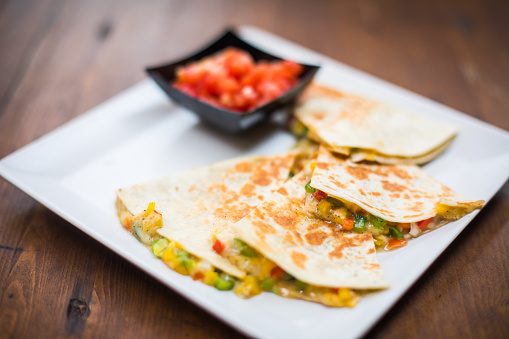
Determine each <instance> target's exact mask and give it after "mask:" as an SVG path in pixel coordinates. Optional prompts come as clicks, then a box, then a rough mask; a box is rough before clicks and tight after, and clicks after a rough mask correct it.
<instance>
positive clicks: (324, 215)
mask: <svg viewBox="0 0 509 339" xmlns="http://www.w3.org/2000/svg"><path fill="white" fill-rule="evenodd" d="M310 183H311V182H308V183H307V184H306V206H308V208H309V211H310V212H311V213H312V214H314V216H316V217H318V218H320V219H323V220H328V221H331V222H334V223H336V224H338V225H340V226H341V228H342V229H343V230H345V231H352V232H356V233H371V234H372V235H373V239H374V242H375V246H376V248H377V250H379V251H384V250H385V251H390V250H393V249H396V248H399V247H403V246H406V244H407V240H408V239H410V238H415V237H418V236H420V235H421V234H422V233H426V232H429V231H431V230H434V229H436V228H438V227H440V226H443V225H445V224H447V223H448V222H449V220H451V219H450V218H447V215H442V216H441V215H440V214H439V215H437V216H435V217H432V218H429V219H426V220H422V221H419V222H412V223H398V222H390V221H387V220H384V219H382V218H380V217H377V216H375V215H373V214H371V213H369V212H367V211H365V210H364V209H363V208H361V207H359V206H357V205H355V204H353V203H350V202H347V201H344V200H342V199H338V198H336V197H333V196H330V195H328V194H327V193H325V192H323V191H320V190H317V189H316V188H313V187H311V185H310ZM439 211H440V208H439Z"/></svg>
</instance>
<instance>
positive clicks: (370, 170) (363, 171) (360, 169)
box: [345, 165, 388, 180]
mask: <svg viewBox="0 0 509 339" xmlns="http://www.w3.org/2000/svg"><path fill="white" fill-rule="evenodd" d="M345 170H346V171H347V172H348V174H350V175H351V176H352V177H354V178H355V179H357V180H367V179H369V175H370V174H376V175H378V176H380V177H387V176H388V175H387V173H385V172H384V170H383V168H382V167H378V166H371V167H368V166H363V165H358V166H345Z"/></svg>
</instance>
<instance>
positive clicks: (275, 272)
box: [270, 266, 285, 278]
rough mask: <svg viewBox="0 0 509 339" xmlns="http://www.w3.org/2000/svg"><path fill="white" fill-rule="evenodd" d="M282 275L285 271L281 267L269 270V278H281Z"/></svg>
mask: <svg viewBox="0 0 509 339" xmlns="http://www.w3.org/2000/svg"><path fill="white" fill-rule="evenodd" d="M283 274H285V271H284V270H283V269H282V268H281V267H279V266H276V267H274V268H273V269H271V270H270V276H271V277H272V278H279V277H282V276H283Z"/></svg>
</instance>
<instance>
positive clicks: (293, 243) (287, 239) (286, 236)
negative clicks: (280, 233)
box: [283, 232, 297, 246]
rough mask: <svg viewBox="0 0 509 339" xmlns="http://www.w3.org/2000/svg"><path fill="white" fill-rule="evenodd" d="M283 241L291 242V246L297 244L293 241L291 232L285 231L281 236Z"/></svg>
mask: <svg viewBox="0 0 509 339" xmlns="http://www.w3.org/2000/svg"><path fill="white" fill-rule="evenodd" d="M283 242H284V243H290V244H292V245H293V246H297V243H296V242H295V240H294V239H293V236H292V234H291V233H289V232H287V233H286V234H285V236H284V238H283Z"/></svg>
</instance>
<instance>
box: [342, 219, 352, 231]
mask: <svg viewBox="0 0 509 339" xmlns="http://www.w3.org/2000/svg"><path fill="white" fill-rule="evenodd" d="M353 225H354V220H353V218H345V219H343V224H342V225H341V226H343V228H344V229H345V230H347V231H351V230H353Z"/></svg>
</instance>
